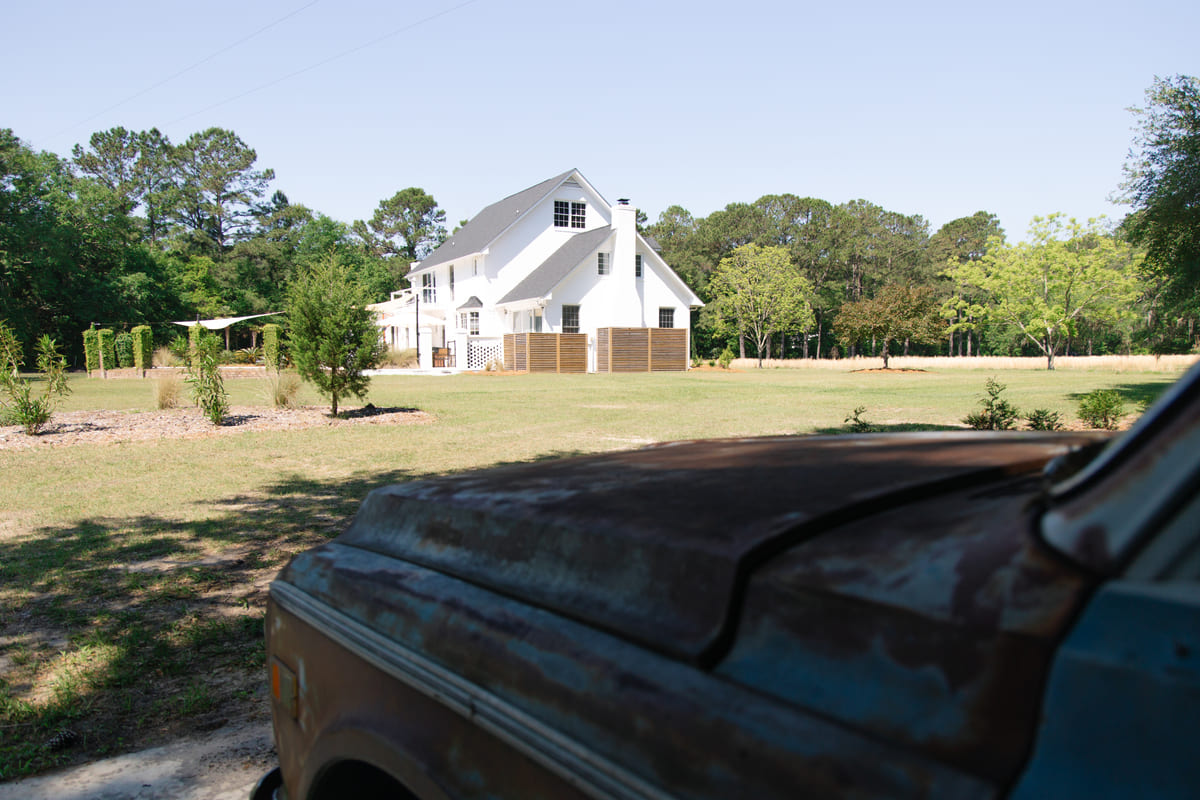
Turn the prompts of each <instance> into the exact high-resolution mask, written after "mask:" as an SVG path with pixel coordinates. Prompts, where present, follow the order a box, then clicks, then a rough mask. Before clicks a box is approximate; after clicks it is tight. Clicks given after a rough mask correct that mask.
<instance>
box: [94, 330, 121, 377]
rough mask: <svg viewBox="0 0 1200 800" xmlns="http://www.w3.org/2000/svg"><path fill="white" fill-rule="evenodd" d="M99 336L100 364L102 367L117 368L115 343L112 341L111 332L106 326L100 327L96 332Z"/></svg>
mask: <svg viewBox="0 0 1200 800" xmlns="http://www.w3.org/2000/svg"><path fill="white" fill-rule="evenodd" d="M98 335H99V337H100V357H101V362H100V363H101V365H102V366H103V367H104V369H116V368H117V344H116V342H115V341H114V339H115V337H114V336H113V332H112V331H111V330H109V329H108V328H101V329H100V330H99V332H98Z"/></svg>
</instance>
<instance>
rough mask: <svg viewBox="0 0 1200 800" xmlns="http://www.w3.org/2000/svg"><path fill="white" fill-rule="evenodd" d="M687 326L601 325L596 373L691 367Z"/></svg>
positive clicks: (597, 333) (679, 369) (680, 369)
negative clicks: (619, 326)
mask: <svg viewBox="0 0 1200 800" xmlns="http://www.w3.org/2000/svg"><path fill="white" fill-rule="evenodd" d="M687 350H688V340H687V328H601V329H600V330H598V331H596V371H597V372H682V371H683V370H686V369H687V367H688V357H687V356H688V352H687Z"/></svg>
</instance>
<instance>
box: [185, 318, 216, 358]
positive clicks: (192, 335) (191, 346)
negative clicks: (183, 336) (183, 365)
mask: <svg viewBox="0 0 1200 800" xmlns="http://www.w3.org/2000/svg"><path fill="white" fill-rule="evenodd" d="M210 336H211V334H209V332H208V331H207V330H205V328H204V326H203V325H201V324H200V323H198V322H197V323H196V324H195V325H189V326H188V338H187V340H188V346H187V362H188V363H189V364H190V363H191V361H192V358H194V357H195V355H196V348H197V347H199V346H200V342H202V341H204V340H205V339H206V338H208V337H210Z"/></svg>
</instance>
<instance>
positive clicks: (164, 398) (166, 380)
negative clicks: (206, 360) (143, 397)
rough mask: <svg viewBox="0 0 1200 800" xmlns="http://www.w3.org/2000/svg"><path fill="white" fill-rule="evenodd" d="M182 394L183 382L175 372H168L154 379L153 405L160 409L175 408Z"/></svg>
mask: <svg viewBox="0 0 1200 800" xmlns="http://www.w3.org/2000/svg"><path fill="white" fill-rule="evenodd" d="M181 394H183V381H182V380H181V379H180V377H179V373H177V372H168V373H166V374H164V375H159V376H158V377H156V378H155V379H154V405H156V406H157V407H158V408H160V409H165V408H177V407H178V406H179V396H180V395H181Z"/></svg>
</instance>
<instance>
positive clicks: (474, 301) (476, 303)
mask: <svg viewBox="0 0 1200 800" xmlns="http://www.w3.org/2000/svg"><path fill="white" fill-rule="evenodd" d="M465 308H483V301H482V300H480V299H479V298H478V297H476V296H475V295H471V297H470V298H469V299H468V300H467V302H465V303H463V304H462V305H461V306H459V307H458V308H457V309H455V310H456V311H462V310H463V309H465Z"/></svg>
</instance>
